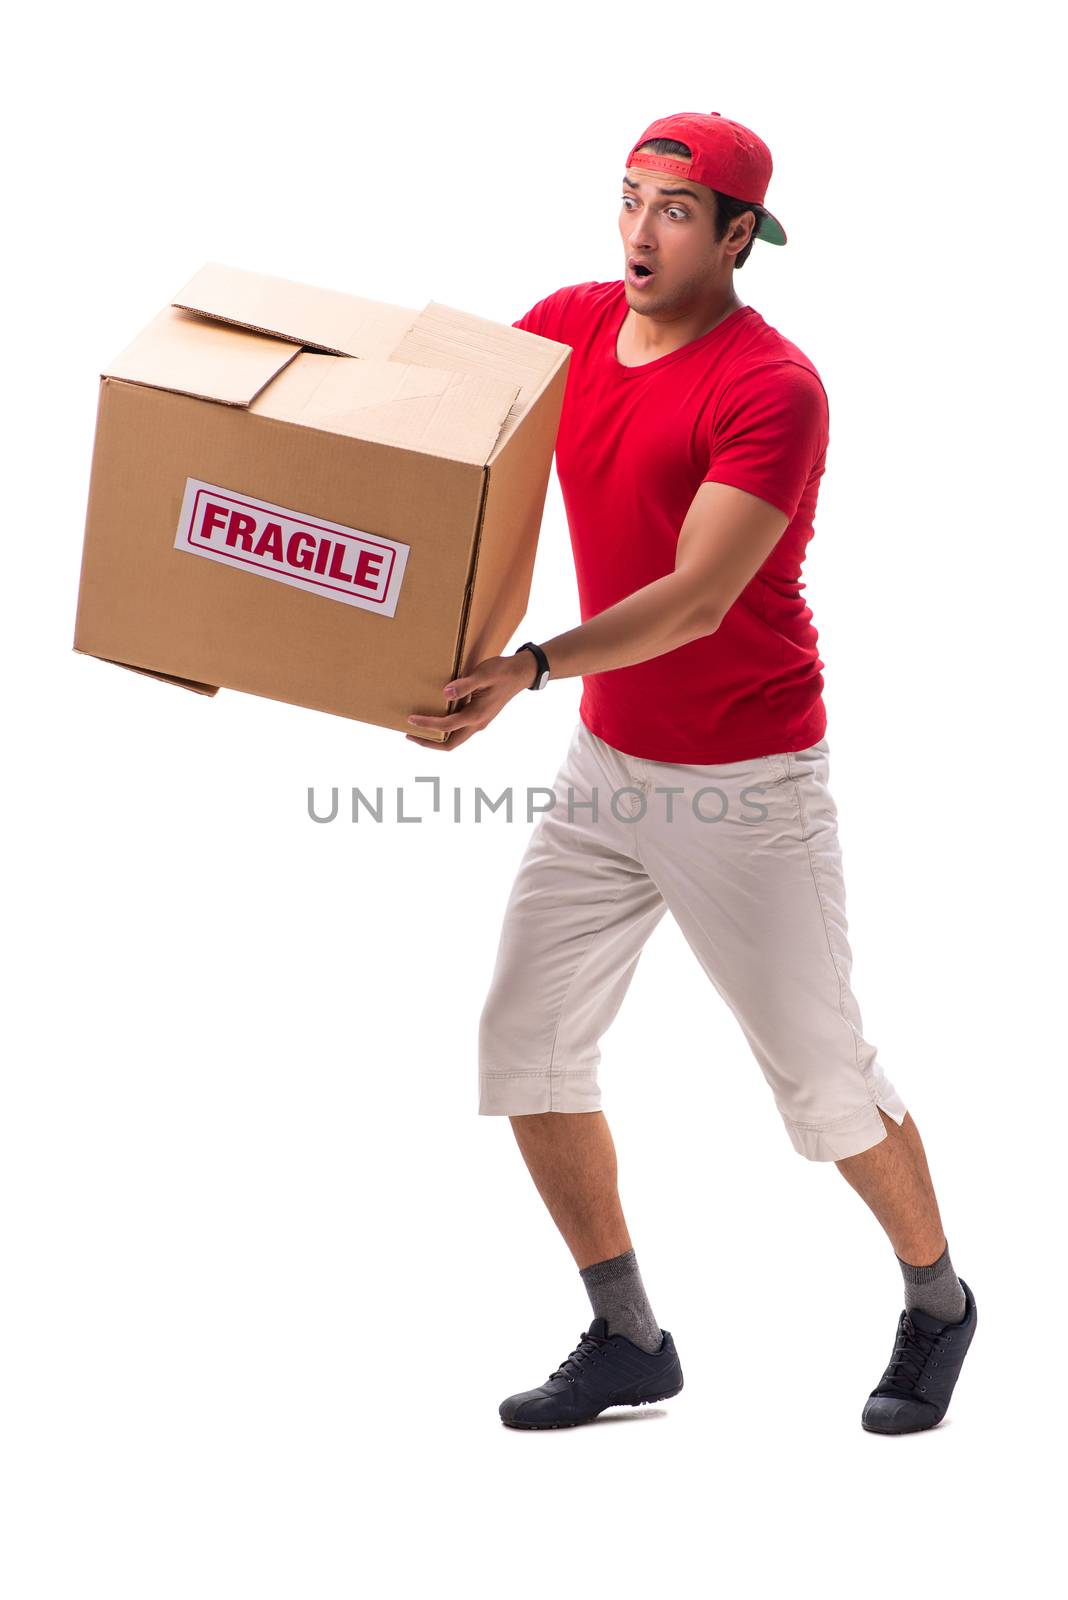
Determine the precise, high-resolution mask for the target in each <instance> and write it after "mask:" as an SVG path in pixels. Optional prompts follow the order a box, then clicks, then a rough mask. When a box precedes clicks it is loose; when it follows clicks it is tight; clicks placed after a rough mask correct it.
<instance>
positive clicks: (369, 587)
mask: <svg viewBox="0 0 1068 1600" xmlns="http://www.w3.org/2000/svg"><path fill="white" fill-rule="evenodd" d="M174 544H175V549H177V550H186V551H188V552H189V554H190V555H197V556H207V558H208V560H209V561H221V562H223V563H224V564H225V565H226V566H228V567H239V568H240V569H241V570H242V571H243V572H251V573H254V574H256V576H257V577H261V578H273V579H274V580H275V582H276V583H289V584H292V585H293V587H294V588H296V589H306V590H307V591H308V593H309V594H317V595H319V596H321V598H322V599H324V600H340V601H341V603H342V604H343V605H347V606H362V607H363V608H364V610H366V611H377V612H379V613H380V614H381V615H382V616H385V617H391V616H393V614H394V612H395V611H396V609H397V598H398V596H399V594H400V587H401V582H402V580H403V578H404V568H405V564H406V562H407V560H408V549H409V547H408V545H406V544H400V543H399V542H398V541H397V540H396V539H387V538H385V537H384V536H383V535H381V534H372V533H363V532H361V531H360V529H359V528H346V527H345V526H344V525H343V524H342V523H340V522H327V521H325V520H324V518H322V517H305V516H302V515H301V513H300V512H299V511H294V510H292V509H291V508H290V507H287V506H276V505H272V503H271V502H270V501H269V500H256V499H253V497H252V496H251V495H248V494H237V493H235V491H234V490H232V489H221V488H220V487H219V485H218V484H217V483H203V482H202V481H201V480H200V479H199V478H187V479H186V480H185V496H184V498H183V500H182V514H181V516H180V518H179V519H178V532H177V534H176V536H175V540H174Z"/></svg>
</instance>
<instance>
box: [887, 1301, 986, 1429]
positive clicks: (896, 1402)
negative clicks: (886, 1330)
mask: <svg viewBox="0 0 1068 1600" xmlns="http://www.w3.org/2000/svg"><path fill="white" fill-rule="evenodd" d="M960 1286H961V1288H962V1289H963V1290H964V1317H963V1320H962V1321H960V1322H939V1321H938V1320H937V1319H936V1318H935V1317H931V1316H928V1314H927V1312H926V1311H920V1310H919V1309H918V1308H917V1309H916V1310H915V1311H903V1312H902V1313H901V1315H900V1317H899V1318H898V1323H897V1338H896V1340H895V1341H894V1353H893V1355H892V1356H891V1357H890V1365H889V1366H888V1367H887V1369H886V1371H885V1372H884V1373H883V1375H882V1377H881V1378H880V1380H879V1383H878V1385H877V1386H876V1388H874V1389H873V1390H872V1392H871V1394H870V1395H869V1396H868V1399H867V1401H866V1403H865V1406H864V1410H863V1412H862V1413H861V1418H860V1420H861V1424H862V1425H863V1426H864V1427H865V1428H867V1430H868V1432H869V1433H918V1432H919V1430H920V1429H921V1428H933V1427H935V1426H936V1424H937V1423H939V1422H941V1420H942V1418H943V1417H944V1416H945V1414H946V1411H947V1409H948V1407H949V1397H950V1395H951V1394H952V1393H953V1386H954V1384H955V1383H956V1381H957V1378H958V1377H959V1375H960V1369H961V1367H962V1366H963V1365H964V1357H965V1356H966V1355H967V1354H968V1346H969V1345H970V1344H971V1342H972V1336H973V1334H974V1333H975V1297H974V1295H973V1294H972V1291H971V1290H970V1289H969V1287H968V1285H967V1284H966V1283H965V1281H964V1279H963V1278H961V1280H960Z"/></svg>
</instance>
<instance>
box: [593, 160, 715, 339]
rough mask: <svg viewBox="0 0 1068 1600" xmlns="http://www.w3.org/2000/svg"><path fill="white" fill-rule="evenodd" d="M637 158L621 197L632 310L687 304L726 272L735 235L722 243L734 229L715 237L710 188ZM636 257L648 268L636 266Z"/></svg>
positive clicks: (625, 274) (625, 264) (626, 276)
mask: <svg viewBox="0 0 1068 1600" xmlns="http://www.w3.org/2000/svg"><path fill="white" fill-rule="evenodd" d="M640 161H641V156H640V154H639V155H638V156H637V157H636V162H635V165H634V166H632V167H628V168H627V172H626V176H625V177H624V179H623V188H622V198H621V200H620V212H619V235H620V238H621V239H622V241H623V264H624V278H625V282H626V292H627V300H628V302H629V303H630V305H631V306H632V307H633V308H634V310H635V311H663V310H665V309H667V308H669V307H675V306H679V307H682V306H686V305H691V304H693V303H694V302H698V301H700V300H701V299H702V298H703V296H704V295H706V294H707V293H708V287H709V283H710V282H711V281H715V280H717V279H722V278H723V276H724V275H726V277H727V278H729V276H730V260H731V255H732V254H737V248H736V246H737V239H736V238H735V248H732V250H731V251H730V252H728V251H727V250H726V246H727V245H728V244H730V243H731V234H732V231H735V230H728V233H727V235H726V236H725V238H724V239H723V240H722V241H721V242H720V243H717V242H716V236H715V230H714V227H713V223H714V220H715V215H716V197H715V195H714V194H713V192H712V190H711V189H709V188H707V187H706V186H705V185H704V184H703V183H695V182H694V181H693V179H691V178H673V177H672V176H671V174H670V173H666V172H654V171H653V170H652V169H651V168H648V167H642V166H641V165H639V164H638V163H640ZM665 191H667V192H665ZM736 228H737V224H736V225H735V229H736ZM636 262H640V263H642V264H643V265H645V266H647V267H648V268H649V269H650V270H649V273H648V274H645V273H640V272H636V271H635V268H634V264H635V263H636Z"/></svg>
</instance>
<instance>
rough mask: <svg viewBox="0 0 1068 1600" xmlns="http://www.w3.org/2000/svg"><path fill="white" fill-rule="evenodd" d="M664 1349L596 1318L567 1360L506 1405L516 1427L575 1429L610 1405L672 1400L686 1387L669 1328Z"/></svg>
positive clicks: (503, 1409) (505, 1414) (504, 1411)
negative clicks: (638, 1341) (636, 1340)
mask: <svg viewBox="0 0 1068 1600" xmlns="http://www.w3.org/2000/svg"><path fill="white" fill-rule="evenodd" d="M660 1332H661V1334H662V1335H663V1338H662V1339H661V1341H660V1349H659V1350H654V1351H653V1353H652V1354H651V1355H650V1354H649V1352H648V1351H646V1350H643V1349H642V1348H641V1347H640V1346H639V1345H636V1344H632V1343H631V1341H630V1340H629V1339H627V1338H625V1337H624V1335H623V1334H621V1333H609V1332H608V1323H607V1321H606V1319H605V1318H604V1317H594V1319H593V1321H592V1322H591V1323H590V1326H589V1329H588V1330H587V1332H586V1333H584V1334H582V1335H581V1337H580V1339H579V1343H578V1345H577V1346H576V1348H575V1349H574V1350H572V1352H571V1354H570V1355H569V1356H568V1357H567V1359H566V1360H565V1361H563V1362H561V1364H560V1366H558V1367H557V1369H556V1371H555V1372H551V1373H550V1374H549V1376H548V1377H547V1378H546V1380H545V1382H544V1383H543V1384H541V1386H540V1387H539V1388H537V1389H524V1390H523V1392H522V1393H521V1394H510V1395H509V1396H508V1398H507V1400H502V1401H501V1404H500V1408H499V1409H500V1413H501V1421H502V1422H504V1423H507V1425H508V1427H510V1428H573V1427H575V1425H576V1424H577V1423H579V1422H590V1421H592V1419H593V1418H594V1417H596V1416H598V1415H599V1414H600V1412H602V1411H604V1410H606V1409H607V1408H608V1407H609V1406H645V1405H649V1404H650V1403H651V1402H652V1401H654V1400H670V1398H671V1396H672V1395H673V1394H678V1392H679V1390H680V1389H681V1388H682V1368H681V1366H680V1365H679V1357H678V1352H677V1351H676V1349H675V1341H674V1339H672V1337H671V1335H670V1333H668V1332H667V1331H666V1330H665V1329H664V1328H661V1330H660Z"/></svg>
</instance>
